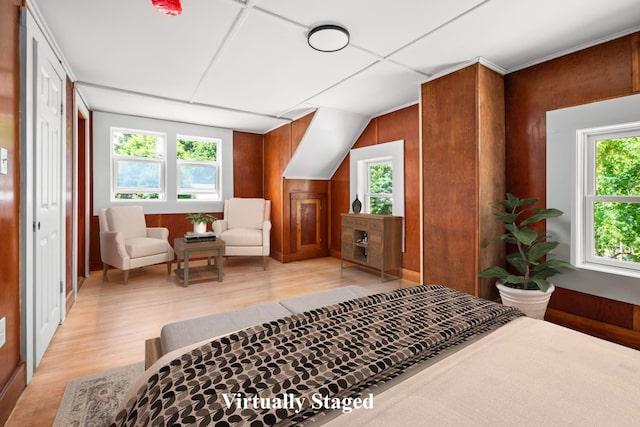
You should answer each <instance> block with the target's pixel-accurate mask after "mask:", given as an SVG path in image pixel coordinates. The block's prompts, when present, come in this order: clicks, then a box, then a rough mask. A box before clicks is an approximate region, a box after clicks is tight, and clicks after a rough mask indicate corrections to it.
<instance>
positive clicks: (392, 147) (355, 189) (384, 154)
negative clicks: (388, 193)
mask: <svg viewBox="0 0 640 427" xmlns="http://www.w3.org/2000/svg"><path fill="white" fill-rule="evenodd" d="M376 159H391V163H392V170H393V197H392V206H393V208H392V211H393V215H394V216H401V217H404V140H398V141H392V142H386V143H384V144H376V145H369V146H367V147H361V148H354V149H352V150H351V151H350V153H349V167H350V174H349V194H350V200H351V201H353V200H354V199H355V198H356V194H357V195H358V198H360V197H364V190H365V185H366V181H364V182H363V180H362V176H363V175H362V173H364V177H365V179H366V174H367V172H366V170H365V171H364V172H362V169H365V168H364V166H363V165H364V164H365V163H366V162H372V161H375V160H376ZM359 171H360V172H359Z"/></svg>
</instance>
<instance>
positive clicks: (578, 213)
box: [571, 122, 640, 277]
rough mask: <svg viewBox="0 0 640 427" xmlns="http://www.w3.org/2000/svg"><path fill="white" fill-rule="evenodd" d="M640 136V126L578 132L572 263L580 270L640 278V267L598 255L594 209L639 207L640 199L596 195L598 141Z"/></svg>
mask: <svg viewBox="0 0 640 427" xmlns="http://www.w3.org/2000/svg"><path fill="white" fill-rule="evenodd" d="M638 135H640V122H631V123H624V124H616V125H610V126H601V127H595V128H588V129H578V130H576V156H575V158H576V165H575V170H576V176H575V178H574V182H575V183H576V186H575V187H576V188H575V190H576V191H575V201H574V206H575V215H574V226H573V227H572V244H571V248H572V250H571V262H572V263H573V264H574V265H576V266H577V267H579V268H583V269H588V270H595V271H600V272H605V273H610V274H618V275H624V276H630V277H640V263H638V262H634V261H620V260H615V259H610V258H605V257H599V256H597V255H595V230H594V228H595V218H594V207H595V204H596V203H598V202H618V203H620V202H621V203H638V204H640V195H638V196H612V195H597V194H596V178H597V177H596V161H597V159H596V155H597V154H596V149H597V143H598V141H602V140H607V139H615V138H624V137H631V136H638Z"/></svg>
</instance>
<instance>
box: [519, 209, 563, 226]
mask: <svg viewBox="0 0 640 427" xmlns="http://www.w3.org/2000/svg"><path fill="white" fill-rule="evenodd" d="M562 214H563V212H562V211H561V210H559V209H554V208H551V209H539V210H538V212H536V213H534V214H533V215H531V216H530V217H529V218H527V219H525V220H523V221H522V222H521V223H520V225H527V224H531V223H534V222H538V221H542V220H543V219H549V218H555V217H558V216H561V215H562Z"/></svg>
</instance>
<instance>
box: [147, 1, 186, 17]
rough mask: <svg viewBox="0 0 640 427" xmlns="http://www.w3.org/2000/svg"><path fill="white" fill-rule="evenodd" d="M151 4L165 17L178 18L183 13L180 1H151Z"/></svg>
mask: <svg viewBox="0 0 640 427" xmlns="http://www.w3.org/2000/svg"><path fill="white" fill-rule="evenodd" d="M151 4H153V5H154V6H155V7H156V8H157V9H158V10H159V11H160V12H162V13H164V14H165V15H169V16H178V15H180V14H181V13H182V5H181V4H180V0H151Z"/></svg>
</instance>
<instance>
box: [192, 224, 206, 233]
mask: <svg viewBox="0 0 640 427" xmlns="http://www.w3.org/2000/svg"><path fill="white" fill-rule="evenodd" d="M193 232H194V233H196V234H202V233H206V232H207V223H206V222H196V223H195V224H193Z"/></svg>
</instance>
